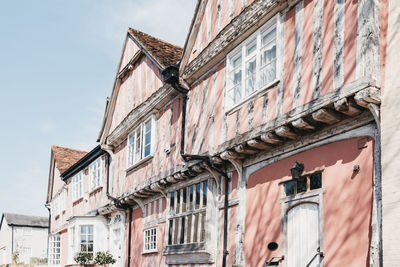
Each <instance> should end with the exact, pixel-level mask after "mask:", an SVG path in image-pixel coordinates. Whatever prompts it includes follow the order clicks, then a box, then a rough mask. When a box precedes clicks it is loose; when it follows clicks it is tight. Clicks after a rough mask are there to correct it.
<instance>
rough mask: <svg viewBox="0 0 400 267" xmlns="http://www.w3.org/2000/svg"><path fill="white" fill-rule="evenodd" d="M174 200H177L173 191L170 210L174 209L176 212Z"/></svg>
mask: <svg viewBox="0 0 400 267" xmlns="http://www.w3.org/2000/svg"><path fill="white" fill-rule="evenodd" d="M174 201H175V192H172V193H171V194H170V201H169V208H170V210H171V211H172V212H174V211H175V210H174V204H175V203H174Z"/></svg>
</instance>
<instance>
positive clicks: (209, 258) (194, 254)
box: [163, 243, 214, 264]
mask: <svg viewBox="0 0 400 267" xmlns="http://www.w3.org/2000/svg"><path fill="white" fill-rule="evenodd" d="M163 255H164V256H165V260H166V263H167V264H187V263H192V264H197V263H198V264H213V263H214V259H213V255H212V253H210V252H209V251H207V250H205V243H198V244H182V245H168V246H167V247H166V248H165V249H164V251H163Z"/></svg>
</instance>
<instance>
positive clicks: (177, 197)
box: [176, 190, 181, 214]
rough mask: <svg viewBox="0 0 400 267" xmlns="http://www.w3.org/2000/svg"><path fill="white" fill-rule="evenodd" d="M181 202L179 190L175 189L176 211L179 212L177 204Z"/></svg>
mask: <svg viewBox="0 0 400 267" xmlns="http://www.w3.org/2000/svg"><path fill="white" fill-rule="evenodd" d="M180 204H181V191H180V190H178V191H176V213H177V214H178V213H179V206H180Z"/></svg>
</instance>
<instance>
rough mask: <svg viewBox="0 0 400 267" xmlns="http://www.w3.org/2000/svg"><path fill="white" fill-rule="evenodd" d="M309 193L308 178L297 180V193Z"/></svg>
mask: <svg viewBox="0 0 400 267" xmlns="http://www.w3.org/2000/svg"><path fill="white" fill-rule="evenodd" d="M306 191H307V177H304V178H301V179H299V180H297V193H301V192H306Z"/></svg>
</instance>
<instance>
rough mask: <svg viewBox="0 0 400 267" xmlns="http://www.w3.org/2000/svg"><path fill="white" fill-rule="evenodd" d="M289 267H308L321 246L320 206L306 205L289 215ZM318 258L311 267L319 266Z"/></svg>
mask: <svg viewBox="0 0 400 267" xmlns="http://www.w3.org/2000/svg"><path fill="white" fill-rule="evenodd" d="M287 220H288V224H287V226H288V227H287V238H288V257H287V261H288V265H287V266H288V267H299V266H307V264H309V262H310V261H311V259H312V258H313V257H314V255H315V254H316V253H317V249H318V246H319V242H318V240H319V236H318V235H319V226H318V205H317V204H312V203H305V204H301V205H298V206H296V207H294V208H292V209H291V210H289V212H288V215H287ZM318 262H319V256H317V257H316V258H315V259H314V260H313V261H312V262H311V264H310V265H309V267H313V266H318Z"/></svg>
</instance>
